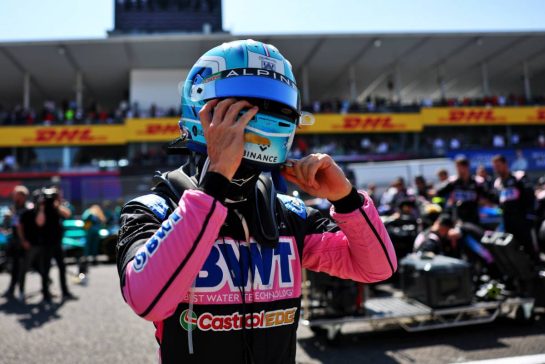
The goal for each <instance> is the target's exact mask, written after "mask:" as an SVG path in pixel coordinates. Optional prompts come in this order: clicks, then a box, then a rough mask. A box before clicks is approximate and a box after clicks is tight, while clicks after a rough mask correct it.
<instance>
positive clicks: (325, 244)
mask: <svg viewBox="0 0 545 364" xmlns="http://www.w3.org/2000/svg"><path fill="white" fill-rule="evenodd" d="M363 195H364V202H363V205H362V206H361V207H360V208H358V209H356V210H355V211H353V212H350V213H346V214H341V213H336V212H335V211H334V209H332V218H333V219H334V220H335V222H336V224H337V225H338V227H339V228H340V230H339V229H332V231H326V232H321V233H314V234H310V235H307V236H306V237H305V246H304V249H303V267H304V268H308V269H310V270H313V271H318V272H326V273H328V274H331V275H334V276H337V277H340V278H343V279H352V280H355V281H359V282H366V283H371V282H377V281H381V280H385V279H387V278H389V277H390V276H391V275H392V274H393V273H394V272H395V270H396V269H397V260H396V255H395V251H394V247H393V245H392V242H391V241H390V237H389V236H388V233H387V232H386V228H385V227H384V224H383V223H382V221H381V220H380V217H379V215H378V212H377V210H376V209H375V206H374V204H373V201H372V200H371V198H369V197H368V196H367V194H365V193H363Z"/></svg>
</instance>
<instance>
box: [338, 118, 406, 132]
mask: <svg viewBox="0 0 545 364" xmlns="http://www.w3.org/2000/svg"><path fill="white" fill-rule="evenodd" d="M333 127H334V128H335V129H352V130H383V129H386V130H388V129H405V128H406V125H403V124H394V122H393V120H392V118H391V117H389V116H378V117H377V116H369V117H361V116H346V117H345V118H344V119H343V123H342V125H334V126H333Z"/></svg>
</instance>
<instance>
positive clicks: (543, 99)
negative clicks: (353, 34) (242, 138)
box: [0, 94, 545, 125]
mask: <svg viewBox="0 0 545 364" xmlns="http://www.w3.org/2000/svg"><path fill="white" fill-rule="evenodd" d="M533 105H545V96H539V97H534V98H533V99H531V100H528V99H526V98H525V97H522V96H517V95H515V94H510V95H508V96H487V97H480V98H468V97H464V98H449V99H440V100H432V99H425V100H420V101H414V102H412V103H409V104H405V103H403V104H402V103H400V102H397V101H392V100H391V99H388V98H384V97H378V96H377V97H372V96H369V97H367V98H366V99H365V101H364V102H361V103H360V102H356V101H350V100H347V99H344V100H341V99H326V100H315V101H313V102H311V103H310V104H308V105H304V106H303V110H305V111H308V112H312V113H316V114H318V113H340V114H345V113H395V112H418V111H419V110H420V109H421V108H423V107H471V106H498V107H501V106H533ZM178 111H179V107H178V106H172V107H169V108H161V107H158V106H157V105H155V104H152V105H151V106H150V107H149V108H142V107H141V106H140V105H139V104H138V102H133V103H132V104H130V103H129V102H128V101H126V100H123V101H121V102H120V103H119V105H118V106H117V107H115V108H105V107H102V106H101V105H99V104H98V103H97V102H95V101H92V102H91V103H89V105H87V106H86V107H78V105H77V103H76V102H75V101H68V100H63V101H61V102H59V103H56V102H54V101H45V102H44V103H43V105H42V107H41V108H36V109H35V108H30V109H25V108H24V107H22V106H21V105H17V106H15V107H13V108H8V107H5V106H2V104H1V103H0V125H63V124H64V125H71V124H113V123H122V122H123V120H124V119H125V118H147V117H149V118H155V117H176V116H178V115H179V112H178Z"/></svg>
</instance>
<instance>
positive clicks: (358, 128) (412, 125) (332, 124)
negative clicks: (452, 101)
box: [297, 114, 422, 134]
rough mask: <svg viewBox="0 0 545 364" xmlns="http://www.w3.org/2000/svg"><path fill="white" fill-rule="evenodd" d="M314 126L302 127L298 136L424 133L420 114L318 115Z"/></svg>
mask: <svg viewBox="0 0 545 364" xmlns="http://www.w3.org/2000/svg"><path fill="white" fill-rule="evenodd" d="M315 118H316V121H315V123H314V125H309V126H302V127H301V128H299V129H298V130H297V133H298V134H315V133H388V132H391V133H393V132H397V133H399V132H417V131H422V123H421V118H420V115H419V114H344V115H342V114H317V115H315Z"/></svg>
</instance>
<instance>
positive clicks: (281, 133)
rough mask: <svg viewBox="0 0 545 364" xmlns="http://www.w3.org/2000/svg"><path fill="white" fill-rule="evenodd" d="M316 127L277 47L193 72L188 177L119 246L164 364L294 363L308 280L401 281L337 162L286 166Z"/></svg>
mask: <svg viewBox="0 0 545 364" xmlns="http://www.w3.org/2000/svg"><path fill="white" fill-rule="evenodd" d="M305 117H306V118H305ZM305 120H308V115H306V116H305V115H304V114H302V112H301V108H300V98H299V92H298V89H297V85H296V82H295V77H294V75H293V72H292V68H291V64H290V63H289V62H288V61H287V60H286V59H285V58H284V57H283V56H282V55H281V54H280V53H279V51H278V50H277V49H276V48H275V47H274V46H272V45H270V44H264V43H261V42H257V41H254V40H251V39H250V40H242V41H234V42H230V43H224V44H222V45H220V46H218V47H215V48H213V49H211V50H210V51H208V52H207V53H205V54H204V55H203V56H202V57H201V58H200V59H199V60H198V61H197V63H196V64H195V65H194V66H193V68H192V69H191V70H190V72H189V74H188V77H187V80H186V81H185V84H184V87H183V90H182V118H181V120H180V129H181V131H182V137H181V138H179V139H177V142H175V143H173V144H171V148H175V149H176V148H179V149H180V150H183V151H185V152H186V153H188V156H187V163H185V164H184V165H183V166H182V167H180V168H179V169H176V170H174V171H170V172H167V173H163V174H158V175H156V176H155V177H154V181H155V184H154V187H153V188H152V191H151V193H150V194H147V195H144V196H140V197H138V198H136V199H134V200H132V201H130V202H128V203H127V204H126V205H125V206H124V208H123V211H122V215H121V229H120V232H119V240H118V246H117V250H118V252H117V253H118V255H117V262H118V271H119V276H120V280H121V290H122V294H123V298H124V300H125V301H126V302H127V304H128V305H129V306H130V307H131V308H132V309H133V310H134V312H135V313H136V314H138V315H139V316H141V317H142V318H144V319H146V320H149V321H153V323H154V325H155V327H156V339H157V341H158V343H159V355H160V361H161V362H162V363H199V364H202V363H222V364H229V363H233V364H240V363H259V364H261V363H295V350H296V330H297V325H298V321H299V315H300V306H301V278H302V269H303V268H306V269H310V270H313V271H319V272H326V273H328V274H331V275H334V276H337V277H340V278H345V279H352V280H355V281H359V282H377V281H381V280H385V279H387V278H389V277H390V276H391V275H392V274H393V273H394V272H395V270H396V268H397V263H396V257H395V253H394V249H393V246H392V243H391V241H390V238H389V237H388V234H387V233H386V230H385V228H384V225H383V224H382V222H381V220H380V218H379V216H378V214H377V211H376V209H375V207H374V205H373V202H372V200H371V199H370V198H369V196H368V195H367V194H366V193H365V192H357V191H356V189H355V188H354V187H352V185H351V184H350V182H349V181H348V180H347V178H346V177H345V175H344V173H343V172H342V170H341V168H339V166H338V165H337V164H335V162H334V161H333V159H332V158H331V157H330V156H328V155H326V154H311V155H309V156H306V157H304V158H302V159H300V160H288V159H287V154H288V151H289V149H290V146H291V143H292V141H293V137H294V134H295V130H296V129H297V127H298V125H299V124H301V123H304V122H306V121H305ZM283 179H286V180H287V181H289V182H291V183H293V184H295V185H296V186H297V187H298V188H299V189H300V190H303V191H305V192H306V193H308V194H310V195H312V196H316V197H320V198H327V199H328V200H329V201H331V203H332V204H333V206H332V209H331V218H329V217H324V216H321V215H320V213H319V212H318V211H317V210H314V209H312V208H308V207H305V205H304V203H303V202H302V201H301V200H299V199H297V198H294V197H291V196H287V195H284V194H281V193H277V192H276V191H277V190H280V189H282V185H284V186H285V184H283V183H282V181H283Z"/></svg>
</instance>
